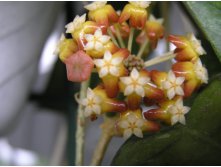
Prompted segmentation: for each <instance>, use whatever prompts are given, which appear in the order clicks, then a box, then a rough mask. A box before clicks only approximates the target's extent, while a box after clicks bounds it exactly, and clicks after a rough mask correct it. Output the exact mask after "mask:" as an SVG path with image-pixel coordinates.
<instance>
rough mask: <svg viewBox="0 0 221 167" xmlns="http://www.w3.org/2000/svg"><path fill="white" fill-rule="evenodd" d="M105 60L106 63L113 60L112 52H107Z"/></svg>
mask: <svg viewBox="0 0 221 167" xmlns="http://www.w3.org/2000/svg"><path fill="white" fill-rule="evenodd" d="M104 59H105V60H106V61H110V60H111V59H112V54H111V52H110V51H108V50H107V51H105V53H104Z"/></svg>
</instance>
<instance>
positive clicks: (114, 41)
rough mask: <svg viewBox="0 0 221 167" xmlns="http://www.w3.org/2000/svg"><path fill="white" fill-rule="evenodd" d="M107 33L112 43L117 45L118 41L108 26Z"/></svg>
mask: <svg viewBox="0 0 221 167" xmlns="http://www.w3.org/2000/svg"><path fill="white" fill-rule="evenodd" d="M107 33H108V35H110V37H111V40H112V41H113V43H114V44H115V45H116V46H117V47H119V45H118V43H117V40H116V38H115V37H114V34H113V33H112V32H111V30H110V28H108V29H107Z"/></svg>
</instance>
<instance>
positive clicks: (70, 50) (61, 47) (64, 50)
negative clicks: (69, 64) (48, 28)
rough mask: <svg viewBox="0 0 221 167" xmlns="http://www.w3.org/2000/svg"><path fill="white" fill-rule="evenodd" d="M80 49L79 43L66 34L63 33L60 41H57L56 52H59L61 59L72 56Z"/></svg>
mask: <svg viewBox="0 0 221 167" xmlns="http://www.w3.org/2000/svg"><path fill="white" fill-rule="evenodd" d="M77 50H78V47H77V44H76V43H75V42H74V40H73V39H66V38H65V36H64V34H62V35H61V37H60V40H59V42H58V43H57V46H56V49H55V51H54V54H56V55H57V54H59V58H60V60H61V61H63V62H64V61H65V60H66V59H67V57H69V56H71V55H72V54H74V53H75V52H76V51H77Z"/></svg>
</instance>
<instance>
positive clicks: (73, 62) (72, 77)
mask: <svg viewBox="0 0 221 167" xmlns="http://www.w3.org/2000/svg"><path fill="white" fill-rule="evenodd" d="M64 62H65V64H66V69H67V77H68V80H69V81H72V82H82V81H86V80H88V78H89V77H90V75H91V72H92V69H93V67H94V63H93V60H92V59H91V57H90V56H88V55H87V54H86V53H85V52H83V51H82V50H79V51H77V52H76V53H74V54H72V55H71V56H69V57H68V58H67V59H66V60H65V61H64Z"/></svg>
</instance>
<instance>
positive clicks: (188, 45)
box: [168, 34, 206, 61]
mask: <svg viewBox="0 0 221 167" xmlns="http://www.w3.org/2000/svg"><path fill="white" fill-rule="evenodd" d="M168 40H169V41H170V42H172V43H173V44H174V45H175V46H176V47H177V48H176V49H175V53H176V60H177V61H195V60H196V59H197V58H198V57H199V56H200V55H203V54H206V52H205V50H204V49H203V47H202V46H201V43H200V41H199V40H197V39H196V37H195V36H194V35H193V34H190V35H187V37H185V36H178V35H176V36H175V35H170V36H169V38H168Z"/></svg>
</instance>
